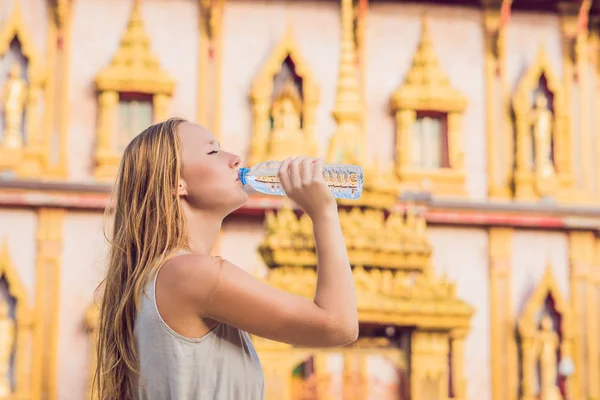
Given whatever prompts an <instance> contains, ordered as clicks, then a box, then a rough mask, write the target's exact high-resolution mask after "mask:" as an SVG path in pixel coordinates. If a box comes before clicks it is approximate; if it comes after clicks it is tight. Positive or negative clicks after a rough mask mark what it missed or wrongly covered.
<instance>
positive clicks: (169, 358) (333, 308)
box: [94, 118, 358, 400]
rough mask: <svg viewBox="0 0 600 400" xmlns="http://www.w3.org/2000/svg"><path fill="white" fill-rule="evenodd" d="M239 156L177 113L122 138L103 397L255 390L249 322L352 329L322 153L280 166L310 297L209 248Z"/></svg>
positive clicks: (226, 207) (239, 200) (314, 332)
mask: <svg viewBox="0 0 600 400" xmlns="http://www.w3.org/2000/svg"><path fill="white" fill-rule="evenodd" d="M239 164H240V158H239V157H238V156H235V155H233V154H231V153H228V152H226V151H224V150H221V149H220V147H219V143H218V142H217V140H215V138H214V137H213V136H212V135H211V134H210V133H209V132H208V131H207V130H205V129H204V128H202V127H200V126H197V125H194V124H191V123H189V122H186V121H185V120H182V119H176V118H174V119H169V120H168V121H165V122H162V123H159V124H156V125H153V126H151V127H149V128H148V129H146V130H145V131H144V132H142V133H141V134H140V135H139V136H137V137H136V138H135V139H133V141H132V142H131V143H130V144H129V145H128V146H127V148H126V149H125V151H124V154H123V158H122V161H121V165H120V167H119V172H118V176H117V181H116V186H115V193H114V195H115V199H114V202H113V205H114V207H113V211H112V212H113V213H114V222H113V225H114V226H113V233H112V238H111V240H110V242H111V246H110V255H109V265H108V271H107V275H106V278H105V280H104V281H103V285H101V287H102V289H103V300H102V307H101V316H100V328H99V337H98V348H97V357H98V368H97V371H96V375H95V379H94V381H95V388H96V392H97V397H98V398H99V399H100V400H108V399H110V400H115V399H119V400H130V399H148V400H165V399H173V400H189V399H203V400H204V399H211V400H212V399H218V400H233V399H236V400H245V399H248V400H258V399H263V398H264V381H263V375H262V370H261V366H260V362H259V360H258V357H257V356H256V352H255V351H254V347H253V346H252V342H251V341H250V338H249V336H248V333H250V334H254V335H258V336H261V337H264V338H267V339H271V340H276V341H280V342H285V343H289V344H294V345H298V346H310V347H326V346H341V345H345V344H348V343H351V342H353V341H354V340H356V338H357V335H358V322H357V321H358V318H357V310H356V295H355V292H354V283H353V279H352V273H351V270H350V265H349V262H348V256H347V254H346V249H345V245H344V238H343V236H342V231H341V227H340V221H339V218H338V213H337V205H336V202H335V200H334V198H333V196H332V194H331V192H330V190H329V189H328V187H327V185H326V184H325V182H324V180H323V170H322V169H323V162H322V160H320V159H319V160H316V159H311V158H305V157H298V158H295V159H293V160H291V159H288V160H285V161H284V162H283V163H282V165H281V169H280V171H279V177H280V179H281V182H282V185H283V187H284V189H285V191H286V193H287V194H288V196H289V197H290V198H291V199H292V200H294V201H295V202H296V204H297V205H298V206H299V207H300V208H302V210H304V212H306V213H307V214H308V215H309V216H310V218H311V219H312V221H313V226H314V235H315V240H316V244H317V248H318V278H317V288H316V294H315V297H314V301H311V300H309V299H306V298H303V297H301V296H296V295H293V294H290V293H287V292H283V291H280V290H277V289H275V288H272V287H270V286H269V285H267V284H265V283H263V282H261V281H260V280H258V279H255V278H254V277H252V276H251V275H249V274H248V273H246V272H244V270H243V269H240V268H239V267H237V266H235V265H233V264H232V263H230V262H228V261H226V260H223V259H221V258H218V257H217V258H216V257H211V256H210V251H211V249H212V247H213V246H214V244H215V241H216V239H217V235H218V233H219V231H220V229H221V223H222V221H223V219H224V218H225V217H226V216H227V215H228V214H230V213H231V212H233V211H234V210H236V209H237V208H239V207H240V206H242V205H243V204H244V203H245V202H246V200H247V199H248V195H247V194H246V192H245V190H244V189H243V187H242V184H241V183H240V181H239V180H238V167H239ZM246 332H248V333H246Z"/></svg>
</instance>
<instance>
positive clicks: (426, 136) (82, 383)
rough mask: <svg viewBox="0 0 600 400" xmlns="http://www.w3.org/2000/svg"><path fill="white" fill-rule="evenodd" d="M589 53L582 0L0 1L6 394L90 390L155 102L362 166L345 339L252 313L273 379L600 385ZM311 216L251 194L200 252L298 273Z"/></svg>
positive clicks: (0, 359) (592, 63)
mask: <svg viewBox="0 0 600 400" xmlns="http://www.w3.org/2000/svg"><path fill="white" fill-rule="evenodd" d="M599 56H600V2H596V3H595V4H593V2H592V1H590V0H583V1H580V0H569V1H568V0H564V1H563V0H514V1H512V2H511V1H509V0H504V1H501V0H481V1H477V0H460V1H458V0H457V1H450V0H440V1H437V2H404V1H399V0H398V1H392V0H389V1H383V0H381V1H379V0H370V1H369V0H354V1H353V0H341V1H339V0H338V1H336V0H320V1H317V0H311V1H308V0H307V1H304V0H296V1H291V0H288V1H276V0H270V1H251V0H2V1H1V2H0V90H1V96H0V399H18V400H26V399H27V400H29V399H35V400H37V399H48V400H52V399H61V400H62V399H65V400H67V399H69V400H70V399H73V400H79V399H83V398H88V396H89V387H90V375H91V371H92V369H93V366H94V363H95V360H94V356H93V345H94V342H95V340H96V337H95V333H96V327H97V318H98V313H97V306H96V302H95V295H94V290H95V288H96V286H97V284H98V282H99V280H100V278H101V276H102V273H103V268H104V257H105V250H106V241H105V239H104V237H103V232H102V227H103V217H102V211H103V208H104V207H105V206H106V204H107V202H108V198H109V197H108V196H109V192H110V190H111V183H112V180H113V179H114V176H115V171H116V168H117V164H118V162H119V158H120V154H121V151H122V150H123V148H124V146H125V145H126V144H127V143H128V142H129V141H130V140H131V138H132V137H133V136H135V135H136V134H137V133H139V132H140V131H141V130H143V129H144V128H145V127H147V126H148V125H149V124H151V123H153V122H155V121H160V120H164V119H166V118H167V117H170V116H182V117H185V118H188V119H190V120H192V121H196V122H198V123H200V124H202V125H204V126H206V127H207V128H209V129H210V130H211V131H212V132H213V134H214V135H215V136H216V137H217V138H218V139H219V140H220V142H221V145H222V147H223V148H225V149H227V150H229V151H232V152H235V153H237V154H240V155H241V157H242V158H243V159H244V160H245V161H244V164H245V165H246V166H251V165H253V164H254V163H257V162H260V161H265V160H279V159H283V158H285V157H287V156H293V155H299V154H301V155H311V156H320V157H324V158H325V159H326V161H327V162H332V163H333V162H337V163H350V164H357V165H361V166H362V167H363V169H364V171H365V175H366V177H365V182H366V184H365V192H364V194H363V196H362V198H361V199H360V200H358V201H340V215H341V221H342V225H343V229H344V233H345V236H346V241H347V247H348V252H349V255H350V260H351V263H352V265H353V268H354V274H355V280H356V287H357V292H358V303H359V315H360V321H361V330H360V338H359V340H358V341H357V342H356V343H354V344H353V345H351V346H348V347H345V348H337V349H328V350H322V349H311V348H295V347H291V346H288V345H284V344H279V343H274V342H270V341H266V340H263V339H260V338H254V343H255V346H256V347H257V351H258V352H259V355H260V358H261V361H262V365H263V368H264V371H265V379H266V387H267V400H300V399H302V400H317V399H318V400H332V399H345V400H350V399H357V400H363V399H375V400H386V399H396V400H398V399H401V400H409V399H410V400H447V399H454V400H467V399H469V400H517V399H519V400H537V399H540V400H559V399H563V400H591V399H596V400H597V399H600V345H599V343H598V338H599V337H600V313H599V312H598V305H599V304H600V239H599V237H598V230H599V220H600V207H599V205H600V157H599V156H600V117H599V116H598V115H599V113H600V61H599ZM311 232H312V231H311V223H310V220H308V219H307V218H306V217H303V216H301V215H300V213H299V212H298V211H297V210H294V209H293V206H292V205H290V204H288V203H287V202H285V201H282V199H281V198H279V197H270V196H264V195H257V194H252V195H251V197H250V200H249V201H248V203H247V204H246V205H245V206H244V207H243V208H241V209H240V210H238V211H237V212H235V213H234V214H233V215H231V216H230V217H229V218H228V219H227V220H226V221H225V223H224V226H223V231H222V234H221V236H220V239H219V242H218V245H217V247H216V248H215V249H214V252H215V254H220V255H222V256H224V257H226V258H228V259H229V260H231V261H232V262H234V263H236V264H238V265H240V266H242V267H244V268H246V269H247V270H248V272H250V273H252V274H254V275H255V276H257V277H259V278H261V279H265V280H266V281H267V282H269V283H270V284H272V285H274V286H277V287H280V288H282V289H285V290H288V291H292V292H295V293H298V294H302V295H305V296H312V294H313V292H314V284H315V277H316V275H315V264H316V257H315V253H314V241H313V238H312V233H311Z"/></svg>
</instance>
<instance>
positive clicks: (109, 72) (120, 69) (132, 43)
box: [96, 0, 174, 94]
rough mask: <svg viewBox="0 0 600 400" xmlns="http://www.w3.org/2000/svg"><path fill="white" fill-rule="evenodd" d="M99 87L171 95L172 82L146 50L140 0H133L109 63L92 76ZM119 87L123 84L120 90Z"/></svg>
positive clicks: (148, 44)
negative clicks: (128, 16)
mask: <svg viewBox="0 0 600 400" xmlns="http://www.w3.org/2000/svg"><path fill="white" fill-rule="evenodd" d="M96 84H97V86H98V89H99V90H116V91H125V90H127V91H131V92H139V93H152V94H155V93H157V92H158V93H163V92H164V93H167V94H171V93H172V91H173V88H174V82H173V80H172V79H171V77H170V76H169V75H168V74H167V73H166V72H165V71H164V70H163V69H161V67H160V65H159V63H158V60H157V58H156V57H155V56H154V54H152V51H151V49H150V39H149V38H148V35H147V33H146V30H145V29H144V22H143V20H142V14H141V6H140V0H134V2H133V9H132V11H131V17H130V18H129V22H128V23H127V28H126V30H125V33H123V36H122V37H121V43H120V45H119V49H118V50H117V52H116V54H115V55H114V56H113V59H112V61H111V63H110V64H109V65H108V66H107V67H106V68H105V69H103V70H102V71H101V72H100V73H99V74H98V76H97V77H96ZM123 86H127V88H126V89H123Z"/></svg>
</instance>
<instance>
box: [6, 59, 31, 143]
mask: <svg viewBox="0 0 600 400" xmlns="http://www.w3.org/2000/svg"><path fill="white" fill-rule="evenodd" d="M26 100H27V81H26V80H25V79H24V78H23V76H22V71H21V66H20V65H19V64H18V63H15V64H13V65H12V67H11V69H10V73H9V76H8V80H7V81H6V83H5V85H4V88H3V90H2V99H1V105H2V108H3V110H4V125H5V126H4V132H3V136H2V143H1V144H2V147H4V148H5V149H10V150H14V149H21V148H22V147H23V138H22V136H21V125H22V124H23V114H24V112H25V103H26Z"/></svg>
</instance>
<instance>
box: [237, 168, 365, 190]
mask: <svg viewBox="0 0 600 400" xmlns="http://www.w3.org/2000/svg"><path fill="white" fill-rule="evenodd" d="M280 164H281V162H280V161H265V162H262V163H260V164H256V165H255V166H253V167H251V168H240V170H239V178H240V181H241V182H242V184H243V185H248V186H250V187H252V188H253V189H254V190H256V191H257V192H260V193H264V194H272V195H278V196H283V195H285V191H284V190H283V187H282V186H281V183H280V182H279V176H278V172H279V166H280ZM323 177H324V178H325V182H326V183H327V185H328V186H329V188H330V189H331V192H332V193H333V197H335V198H336V199H358V198H359V197H360V196H361V194H362V189H363V184H364V175H363V170H362V168H361V167H359V166H357V165H345V164H326V165H324V166H323Z"/></svg>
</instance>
